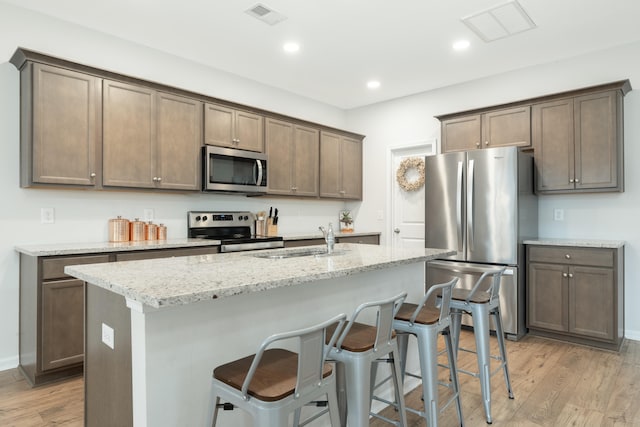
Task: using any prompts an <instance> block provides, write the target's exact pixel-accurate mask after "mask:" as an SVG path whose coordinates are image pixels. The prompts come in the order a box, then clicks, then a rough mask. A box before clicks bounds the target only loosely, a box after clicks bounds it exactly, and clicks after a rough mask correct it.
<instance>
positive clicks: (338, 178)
mask: <svg viewBox="0 0 640 427" xmlns="http://www.w3.org/2000/svg"><path fill="white" fill-rule="evenodd" d="M340 146H341V139H340V135H336V134H333V133H329V132H321V134H320V196H321V197H342V193H341V191H342V172H341V162H340V154H341V150H340Z"/></svg>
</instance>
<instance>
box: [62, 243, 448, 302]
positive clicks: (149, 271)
mask: <svg viewBox="0 0 640 427" xmlns="http://www.w3.org/2000/svg"><path fill="white" fill-rule="evenodd" d="M323 247H324V246H323V245H322V246H321V245H318V246H307V247H305V248H291V249H274V250H263V251H252V252H236V253H226V254H215V255H198V256H188V257H176V258H160V259H151V260H143V261H126V262H114V263H105V264H87V265H76V266H67V267H65V270H64V271H65V273H67V274H69V275H71V276H74V277H77V278H79V279H81V280H84V281H86V282H89V283H91V284H93V285H96V286H99V287H102V288H104V289H108V290H110V291H112V292H115V293H116V294H119V295H123V296H125V297H126V298H129V299H132V300H134V301H137V302H139V303H142V304H146V305H148V306H151V307H154V308H160V307H168V306H176V305H185V304H192V303H195V302H198V301H203V300H211V299H214V298H225V297H230V296H234V295H239V294H245V293H250V292H259V291H265V290H269V289H275V288H279V287H284V286H295V285H299V284H302V283H307V282H312V281H317V280H322V279H332V278H338V277H344V276H349V275H353V274H357V273H361V272H365V271H372V270H379V269H385V268H390V267H394V266H400V265H403V264H411V263H416V262H422V261H427V260H430V259H434V258H440V257H443V256H448V255H451V254H453V253H454V252H453V251H451V250H448V249H430V248H427V249H394V248H392V247H390V246H377V245H358V244H347V243H343V244H337V245H336V246H335V250H336V252H337V254H335V255H331V256H326V255H325V256H302V257H293V258H286V259H269V258H259V257H256V256H255V255H267V254H274V253H275V254H281V253H284V252H289V253H290V252H300V251H304V250H308V249H310V248H318V249H319V248H323Z"/></svg>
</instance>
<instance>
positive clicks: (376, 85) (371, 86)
mask: <svg viewBox="0 0 640 427" xmlns="http://www.w3.org/2000/svg"><path fill="white" fill-rule="evenodd" d="M367 87H368V88H369V89H378V88H379V87H380V82H379V81H378V80H369V81H368V82H367Z"/></svg>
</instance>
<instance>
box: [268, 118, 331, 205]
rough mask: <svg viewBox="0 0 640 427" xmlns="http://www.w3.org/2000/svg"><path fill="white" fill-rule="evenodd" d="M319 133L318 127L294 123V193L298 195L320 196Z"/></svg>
mask: <svg viewBox="0 0 640 427" xmlns="http://www.w3.org/2000/svg"><path fill="white" fill-rule="evenodd" d="M319 134H320V132H319V131H318V130H317V129H313V128H309V127H305V126H299V125H294V128H293V135H294V137H293V144H294V145H293V153H294V156H293V157H294V162H293V171H292V173H293V184H294V194H296V195H298V196H318V181H319V179H318V175H319V168H320V159H319V156H320V136H319ZM270 159H271V157H270Z"/></svg>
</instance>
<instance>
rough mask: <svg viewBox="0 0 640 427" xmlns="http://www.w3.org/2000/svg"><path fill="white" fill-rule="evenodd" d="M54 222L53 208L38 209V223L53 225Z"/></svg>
mask: <svg viewBox="0 0 640 427" xmlns="http://www.w3.org/2000/svg"><path fill="white" fill-rule="evenodd" d="M54 222H56V215H55V211H54V209H53V208H40V223H42V224H53V223H54Z"/></svg>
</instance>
